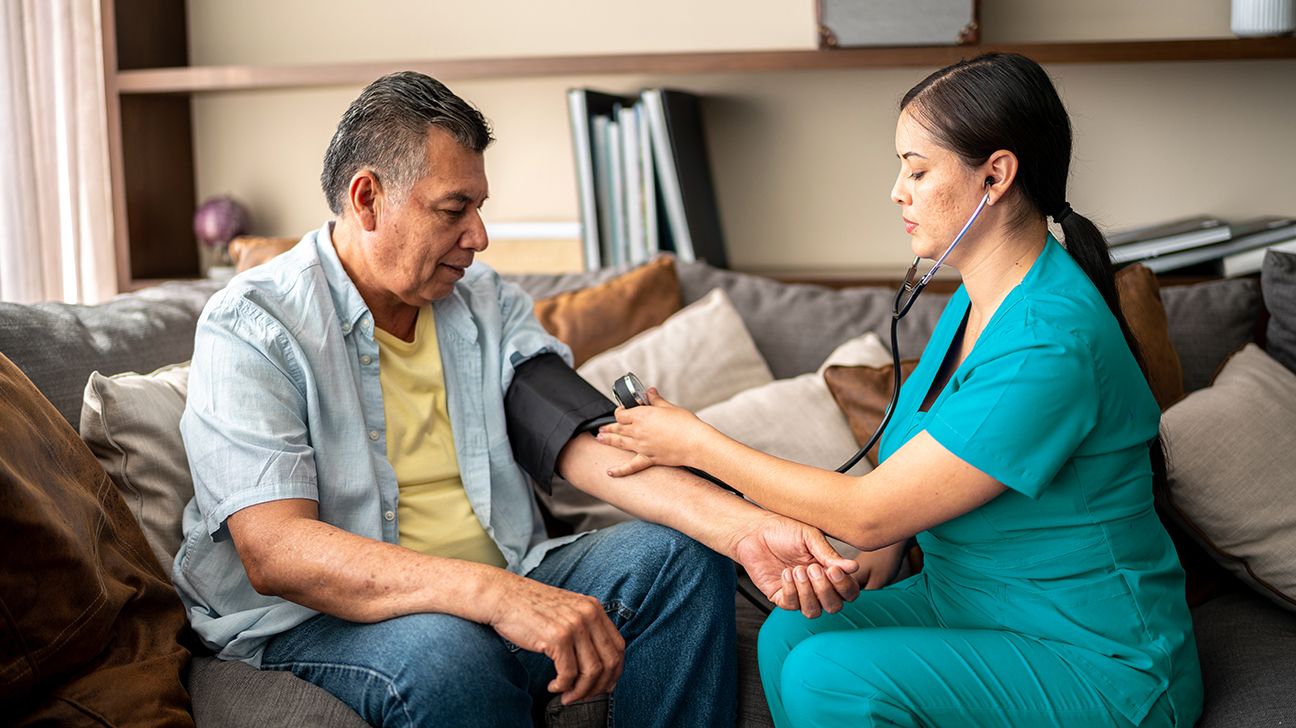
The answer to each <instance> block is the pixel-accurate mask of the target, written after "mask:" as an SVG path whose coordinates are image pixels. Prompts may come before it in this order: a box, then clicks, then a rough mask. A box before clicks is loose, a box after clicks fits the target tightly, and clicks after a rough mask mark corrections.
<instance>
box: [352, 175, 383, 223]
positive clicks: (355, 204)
mask: <svg viewBox="0 0 1296 728" xmlns="http://www.w3.org/2000/svg"><path fill="white" fill-rule="evenodd" d="M382 203H383V194H382V185H381V184H379V182H378V178H377V177H376V176H375V175H374V173H373V171H372V170H369V169H362V170H360V171H359V172H356V173H355V176H354V177H352V178H351V186H350V187H348V188H347V208H348V209H349V211H350V212H351V214H352V215H354V216H355V219H356V220H357V221H359V223H360V229H362V230H365V231H366V232H373V231H374V230H375V229H376V228H377V227H378V215H379V214H380V213H381V212H382Z"/></svg>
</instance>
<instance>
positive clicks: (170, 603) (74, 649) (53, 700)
mask: <svg viewBox="0 0 1296 728" xmlns="http://www.w3.org/2000/svg"><path fill="white" fill-rule="evenodd" d="M0 553H3V554H4V568H3V569H2V570H0V715H4V716H5V717H6V720H13V721H14V723H15V724H19V725H27V724H40V725H73V724H75V725H82V724H88V723H94V724H95V725H119V726H128V725H145V724H147V725H193V720H192V718H191V717H190V713H189V710H190V706H189V694H188V693H187V692H186V691H185V688H184V685H183V683H182V682H181V679H180V673H181V671H182V670H183V669H184V668H185V667H186V665H187V664H188V662H189V653H188V651H187V650H185V649H184V648H183V647H181V645H180V644H179V642H178V641H177V640H178V637H179V635H180V633H181V631H182V630H183V629H184V628H185V614H184V608H183V607H182V606H181V604H180V599H179V597H177V596H176V593H175V590H174V589H173V588H172V587H171V583H170V582H169V581H168V580H167V578H166V576H165V575H164V574H163V572H162V567H161V566H160V565H159V564H158V562H157V559H156V558H155V557H154V556H153V552H152V551H150V550H149V546H148V543H147V542H146V541H145V540H144V534H143V532H142V531H140V527H139V524H137V523H136V521H135V517H134V516H132V515H131V512H130V510H129V509H128V508H127V507H126V503H125V501H123V500H122V498H121V496H120V495H118V493H117V489H116V488H115V487H113V484H112V481H111V480H110V479H109V478H108V474H107V473H106V472H104V470H103V468H102V467H100V465H99V463H98V462H97V461H96V460H95V458H94V455H92V454H90V450H89V448H87V447H86V445H85V443H84V442H82V441H81V438H80V437H78V436H77V434H76V433H75V432H73V430H72V428H71V427H70V426H69V425H68V423H67V420H65V419H63V416H62V415H60V414H59V413H58V410H56V409H54V405H52V404H50V403H49V401H48V400H46V399H45V398H44V397H43V396H42V395H41V393H40V391H39V390H37V389H36V386H35V385H34V384H32V383H31V381H30V380H29V379H27V377H26V376H24V375H23V373H22V372H21V371H19V369H18V367H16V366H14V364H13V363H12V362H10V361H9V360H8V359H7V358H5V357H4V356H3V355H0Z"/></svg>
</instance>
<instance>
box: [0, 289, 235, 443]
mask: <svg viewBox="0 0 1296 728" xmlns="http://www.w3.org/2000/svg"><path fill="white" fill-rule="evenodd" d="M220 286H221V284H219V283H215V282H212V281H193V282H184V283H167V284H163V285H160V286H154V287H152V288H146V289H144V290H141V291H138V292H136V293H128V294H125V295H122V296H118V297H116V298H113V299H112V300H110V301H107V302H105V303H101V304H99V305H97V306H78V305H72V304H66V303H37V304H32V305H22V304H17V303H0V352H3V353H4V355H5V356H7V357H9V359H10V360H11V361H13V363H14V364H17V365H18V368H19V369H22V370H23V373H24V374H26V375H27V377H28V378H29V379H31V380H32V382H33V383H34V384H35V385H36V386H37V387H38V388H40V391H41V394H43V395H45V398H46V399H48V400H49V401H50V402H53V403H54V406H55V407H56V408H58V411H59V413H60V414H62V415H63V416H64V417H65V418H67V421H68V422H70V423H71V424H72V429H74V430H79V429H80V426H81V399H82V396H83V394H84V393H85V385H86V380H87V379H89V377H90V372H93V371H96V370H97V371H99V372H100V373H101V374H103V375H105V376H111V375H113V374H118V373H120V372H131V371H134V372H151V371H153V370H154V369H158V368H161V367H163V366H166V365H167V364H175V363H177V362H182V361H186V360H188V359H189V358H190V357H191V356H193V337H194V329H195V328H197V325H198V314H200V313H201V312H202V308H203V305H205V304H206V303H207V299H208V298H210V297H211V295H212V294H213V293H215V292H216V290H217V289H218V288H220Z"/></svg>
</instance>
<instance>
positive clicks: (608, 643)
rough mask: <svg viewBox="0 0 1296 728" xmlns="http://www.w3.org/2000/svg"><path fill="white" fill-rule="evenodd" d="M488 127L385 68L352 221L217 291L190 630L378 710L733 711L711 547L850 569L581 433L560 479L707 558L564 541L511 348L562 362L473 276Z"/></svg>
mask: <svg viewBox="0 0 1296 728" xmlns="http://www.w3.org/2000/svg"><path fill="white" fill-rule="evenodd" d="M490 141H491V136H490V131H489V129H488V127H487V124H486V122H485V120H484V119H483V118H482V116H481V114H480V113H479V112H478V111H477V110H476V109H474V108H473V107H471V106H470V105H469V104H467V103H466V102H464V101H463V100H462V99H459V98H458V97H457V96H455V95H454V94H453V93H451V92H450V91H449V90H448V89H446V88H445V87H444V86H443V85H441V84H440V83H438V82H436V81H435V80H433V79H431V78H428V77H427V76H423V75H421V74H415V73H399V74H394V75H391V76H387V77H384V78H382V79H379V80H378V81H376V82H374V83H373V84H372V85H370V86H369V87H368V88H366V89H365V90H364V92H362V93H361V95H360V97H359V98H357V99H356V100H355V102H353V103H352V105H351V106H350V108H349V109H348V110H347V111H346V113H345V115H344V116H343V118H342V121H341V123H340V124H339V126H338V129H337V131H336V133H335V135H334V137H333V140H332V142H331V144H330V145H329V149H328V152H327V154H326V156H325V161H324V172H323V175H322V177H321V182H322V184H323V187H324V192H325V195H326V197H327V198H328V202H329V205H330V207H331V208H332V211H333V212H334V214H335V215H336V216H337V217H336V219H335V220H334V221H331V222H329V223H327V224H326V225H325V226H324V227H323V228H321V229H320V230H319V231H317V232H315V233H312V234H308V235H307V236H306V237H305V238H304V239H303V240H302V241H301V243H299V244H298V245H297V246H296V247H295V248H293V249H292V250H291V251H289V252H288V253H285V254H284V255H282V256H280V257H278V258H276V259H275V260H274V261H273V262H271V263H269V264H267V265H265V266H262V267H261V268H258V269H256V270H255V271H252V272H249V273H248V274H245V275H243V276H240V277H239V278H237V279H236V280H235V281H233V282H232V283H231V284H230V286H229V287H227V288H226V289H225V290H223V291H221V292H220V293H218V294H217V295H216V296H215V297H213V299H212V301H211V302H210V303H209V304H208V306H207V309H206V310H205V311H204V313H203V316H202V319H201V320H200V323H199V328H198V334H197V338H196V341H195V351H194V359H193V367H192V371H191V374H190V380H189V399H188V405H187V407H186V410H185V414H184V417H183V420H182V425H181V426H182V430H183V435H184V440H185V447H186V450H187V452H188V455H189V461H190V465H191V467H192V470H193V474H194V486H195V499H194V502H193V503H191V504H190V505H189V508H188V509H187V510H186V513H185V524H184V527H185V543H184V545H183V547H182V548H181V551H180V553H179V554H178V556H177V559H176V564H175V569H174V580H175V583H176V585H177V586H178V588H179V590H180V593H181V596H182V598H183V599H184V601H185V604H186V606H187V608H188V611H189V615H190V619H191V622H192V624H193V626H194V628H195V629H196V630H197V632H198V633H199V635H201V636H202V638H203V639H204V641H205V642H206V643H208V644H209V645H210V646H212V647H213V648H214V649H218V650H220V656H221V657H222V658H226V659H241V660H246V661H248V662H250V663H252V664H254V665H259V666H261V667H262V668H266V669H280V670H291V671H292V672H294V673H295V674H297V675H298V676H300V677H302V678H304V679H306V680H309V681H311V682H314V683H316V684H318V685H320V686H322V687H323V688H325V689H326V690H329V691H330V692H332V693H333V694H334V695H336V696H338V697H339V698H340V699H342V700H343V701H344V702H346V703H347V704H349V705H350V706H351V707H353V708H354V709H355V710H356V711H357V712H358V713H360V715H361V716H362V717H363V718H364V719H365V720H367V721H368V722H370V723H372V724H374V725H382V726H386V725H401V726H404V725H437V726H444V725H455V724H473V725H514V726H515V725H519V724H524V723H526V722H527V721H528V720H529V716H530V714H531V711H532V704H533V698H536V699H542V698H543V697H544V695H545V694H546V693H547V692H552V693H558V694H561V695H562V697H563V701H564V702H571V701H574V700H580V699H583V698H586V697H589V696H594V695H599V694H603V693H609V692H611V691H612V690H613V688H614V687H615V688H616V692H615V695H614V700H612V701H611V703H610V706H611V710H612V713H613V716H612V717H613V719H614V720H616V721H617V722H618V723H622V724H626V723H633V724H636V725H662V726H665V725H721V724H732V722H733V714H734V703H735V694H734V693H735V667H734V664H733V660H734V644H733V643H734V632H733V630H734V628H733V613H732V612H733V590H734V584H733V574H732V568H731V566H730V563H729V562H728V561H727V560H726V559H724V558H723V556H721V555H720V554H723V555H724V556H731V557H734V558H738V559H739V560H741V561H743V563H744V564H745V565H746V566H747V567H748V568H749V570H751V571H752V572H753V573H754V574H755V577H756V578H757V580H758V582H759V583H760V585H761V586H762V588H763V589H764V590H765V591H766V592H767V593H770V594H773V595H775V596H776V597H779V598H780V599H783V598H784V596H783V595H781V594H776V591H777V589H778V582H779V576H780V572H781V570H782V568H784V567H785V566H788V565H792V564H796V563H809V562H811V561H818V562H820V563H821V564H824V565H825V566H826V565H829V564H836V565H839V566H841V567H842V568H843V569H847V570H850V569H852V567H853V563H854V562H851V561H849V560H845V559H841V558H839V557H837V555H836V554H835V553H833V552H832V551H831V549H830V548H829V547H828V546H827V544H826V542H825V541H824V540H823V537H822V535H821V534H820V533H819V532H818V531H815V530H814V529H812V528H810V527H808V526H804V525H802V524H799V523H796V522H794V521H789V520H787V519H784V518H781V517H777V516H774V515H772V514H769V513H766V512H765V511H762V510H760V509H758V508H756V507H755V506H753V505H751V504H749V503H747V502H745V501H743V500H742V499H740V498H736V497H733V496H731V495H729V494H727V493H724V492H722V491H720V490H718V489H716V488H714V487H712V486H710V485H709V484H707V483H704V482H702V481H700V480H699V479H697V478H694V477H692V476H690V475H688V474H686V473H683V472H681V471H677V470H671V469H664V468H653V469H650V470H646V471H644V472H643V473H640V474H639V475H638V476H636V477H635V478H633V479H624V480H621V481H615V480H613V479H612V478H610V477H609V476H608V475H607V471H608V469H609V468H610V467H612V466H614V465H616V464H619V463H621V462H622V461H623V460H624V459H625V458H626V457H627V456H625V455H623V454H622V453H620V452H619V451H616V450H613V449H611V448H609V447H606V446H604V445H602V444H600V443H598V442H597V441H595V440H594V439H593V438H592V437H590V436H588V435H583V436H580V437H578V438H575V439H573V440H572V441H571V442H570V443H569V444H568V445H567V446H566V447H565V449H563V451H562V452H561V454H560V456H559V458H558V465H557V470H558V472H559V473H560V474H562V475H563V476H564V477H566V478H567V479H568V480H570V481H571V482H572V483H573V484H575V485H576V486H577V487H579V488H582V489H585V490H587V491H588V492H590V493H592V494H594V495H597V496H599V497H601V498H604V499H605V500H608V501H610V502H612V503H614V504H616V505H618V506H620V507H621V508H623V509H625V510H627V511H629V512H631V513H633V514H635V515H638V516H640V517H643V518H645V519H649V520H653V521H656V522H658V523H662V524H666V525H668V526H672V527H674V528H678V529H680V530H682V531H685V532H687V533H689V534H691V535H692V536H694V537H695V538H697V539H698V540H699V541H700V542H701V543H702V544H705V545H706V546H709V547H711V549H714V551H713V550H708V549H707V548H704V547H702V546H700V545H699V544H698V543H697V542H695V541H693V540H692V539H690V538H688V537H686V536H684V535H682V534H681V533H679V532H678V531H676V530H673V529H672V528H666V527H663V526H658V525H650V524H646V523H640V522H636V523H630V524H623V525H621V526H617V527H614V528H609V529H605V530H603V531H599V532H595V533H590V534H583V535H578V536H573V537H569V538H564V539H547V538H546V536H545V533H544V530H543V526H542V523H541V519H540V518H539V515H538V508H537V506H536V502H535V500H534V498H533V496H532V495H531V491H530V488H531V483H530V480H529V479H528V477H527V476H526V475H525V474H524V473H523V472H522V471H521V470H520V469H519V467H518V466H517V464H516V462H515V461H514V459H513V455H512V452H511V450H510V447H509V443H508V437H507V433H506V424H505V417H504V408H503V399H504V393H505V391H506V390H507V389H508V386H509V384H510V382H511V380H512V376H513V373H514V366H515V364H517V363H521V362H523V361H525V360H527V359H530V358H532V357H534V356H537V355H539V354H543V353H546V352H557V353H559V354H561V355H562V356H564V357H566V358H568V360H570V353H569V352H568V350H567V349H566V347H565V346H563V345H562V344H561V343H559V342H558V341H556V340H555V339H553V338H552V337H550V336H549V335H548V334H546V333H545V332H544V330H543V329H542V328H540V326H539V325H538V323H537V322H536V320H535V318H534V316H533V315H532V313H531V302H530V301H529V300H528V299H527V297H526V296H525V295H524V294H522V293H521V292H520V290H519V289H518V288H517V287H516V286H513V285H511V284H507V283H504V282H503V281H502V280H501V279H500V278H499V277H498V276H497V275H496V274H494V273H493V272H492V271H490V270H489V269H487V268H484V267H482V266H477V267H475V268H471V269H470V268H469V266H470V264H471V263H472V261H473V256H474V254H475V253H476V252H478V251H481V250H483V249H485V248H486V245H487V239H486V232H485V228H484V227H483V224H482V221H481V217H480V214H479V213H480V209H481V207H482V205H483V203H484V202H485V201H486V198H487V195H488V189H487V181H486V175H485V171H484V165H483V156H482V154H483V150H484V149H485V148H486V146H487V145H488V144H489V143H490ZM717 552H718V553H717ZM537 704H539V703H537Z"/></svg>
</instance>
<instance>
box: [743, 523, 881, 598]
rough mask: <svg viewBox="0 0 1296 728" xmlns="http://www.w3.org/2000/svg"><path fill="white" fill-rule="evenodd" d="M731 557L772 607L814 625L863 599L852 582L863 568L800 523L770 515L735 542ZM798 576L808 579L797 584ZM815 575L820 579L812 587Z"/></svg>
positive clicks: (811, 529) (748, 529)
mask: <svg viewBox="0 0 1296 728" xmlns="http://www.w3.org/2000/svg"><path fill="white" fill-rule="evenodd" d="M731 553H733V554H734V558H735V559H736V560H737V561H738V562H739V563H741V564H742V565H743V568H745V569H746V570H747V575H748V576H750V577H751V580H752V582H753V583H754V584H755V585H756V587H757V588H758V589H760V590H761V592H762V593H764V594H765V596H767V597H769V600H770V601H772V602H774V604H775V605H777V606H778V607H780V608H782V609H790V610H797V609H799V610H800V611H801V613H802V614H804V615H805V616H806V617H809V618H811V619H813V618H815V617H818V616H819V615H820V614H821V613H822V612H824V611H827V612H828V613H829V614H832V613H835V612H838V611H840V610H841V607H842V603H843V602H848V601H851V600H853V599H854V598H855V597H857V596H859V584H858V583H856V581H855V579H853V578H852V577H851V576H850V575H851V574H853V573H854V572H855V571H857V570H858V569H859V564H857V563H855V562H854V561H852V560H851V559H848V558H845V557H843V556H841V555H840V554H838V553H837V552H836V551H834V550H833V548H832V546H830V545H829V544H828V540H827V539H826V538H824V536H823V533H821V532H820V531H819V529H817V528H815V527H813V526H807V525H806V524H804V523H801V522H800V521H794V520H792V519H790V518H785V517H783V516H780V515H777V514H774V513H768V512H766V513H764V514H762V515H761V516H760V517H759V518H757V519H755V520H754V521H753V522H752V524H751V526H750V527H749V528H747V529H745V530H744V531H743V532H741V533H739V534H738V535H737V536H736V537H735V541H734V548H733V550H732V551H731ZM798 571H799V572H800V573H801V574H803V575H805V577H806V578H805V580H804V581H803V582H798V581H796V577H795V574H796V573H797V572H798ZM812 574H818V575H819V578H818V579H817V580H816V581H814V582H813V583H812V582H811V581H810V575H812Z"/></svg>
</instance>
